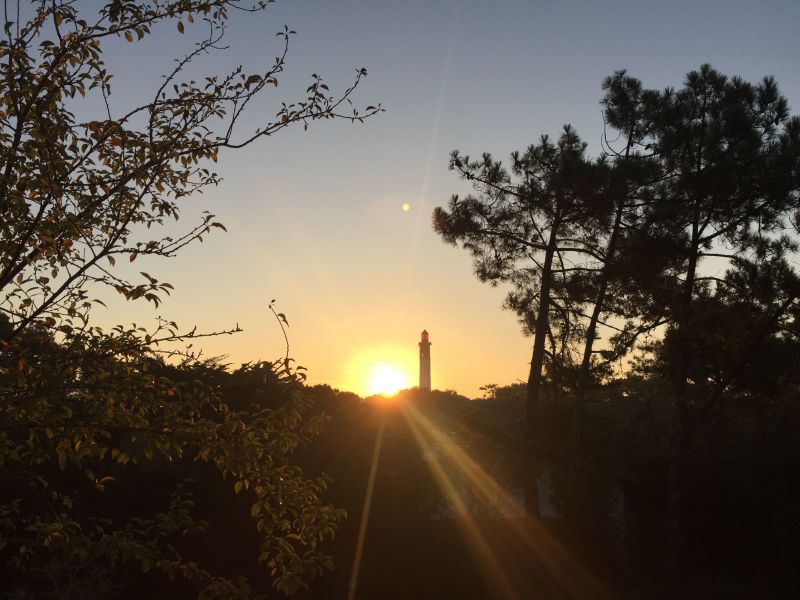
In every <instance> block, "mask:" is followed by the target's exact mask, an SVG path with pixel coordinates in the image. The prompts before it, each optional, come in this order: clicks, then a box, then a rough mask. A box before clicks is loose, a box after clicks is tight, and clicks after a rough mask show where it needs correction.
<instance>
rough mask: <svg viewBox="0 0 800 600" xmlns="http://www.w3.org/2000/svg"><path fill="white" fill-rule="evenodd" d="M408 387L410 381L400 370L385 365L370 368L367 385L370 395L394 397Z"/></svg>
mask: <svg viewBox="0 0 800 600" xmlns="http://www.w3.org/2000/svg"><path fill="white" fill-rule="evenodd" d="M407 387H408V381H407V379H406V377H405V375H403V374H402V373H401V372H400V371H399V370H398V369H396V368H394V367H392V366H390V365H387V364H384V363H375V364H373V365H372V367H371V368H370V373H369V383H368V385H367V388H368V390H369V393H370V394H372V395H374V394H381V395H382V396H393V395H394V394H396V393H397V392H399V391H400V390H402V389H405V388H407Z"/></svg>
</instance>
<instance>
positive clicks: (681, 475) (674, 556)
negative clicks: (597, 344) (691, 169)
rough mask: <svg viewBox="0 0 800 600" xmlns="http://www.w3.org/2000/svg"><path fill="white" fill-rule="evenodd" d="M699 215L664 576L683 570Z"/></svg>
mask: <svg viewBox="0 0 800 600" xmlns="http://www.w3.org/2000/svg"><path fill="white" fill-rule="evenodd" d="M699 237H700V233H699V217H698V215H697V213H695V217H694V222H693V223H692V239H691V245H690V254H689V264H688V266H687V269H686V280H685V281H684V285H683V290H682V298H681V304H680V306H679V309H678V314H677V315H676V316H677V319H676V350H677V352H676V355H677V365H676V368H675V375H674V377H675V379H674V381H673V389H674V393H675V408H676V411H677V422H676V424H677V432H676V441H675V445H674V447H673V451H672V456H671V458H670V465H669V492H668V496H667V516H666V531H665V537H666V544H665V557H664V558H665V561H664V566H665V572H666V575H667V576H668V577H671V578H676V577H680V576H681V574H682V573H683V571H684V567H685V562H684V555H685V546H686V495H687V492H688V484H689V469H690V465H689V454H690V450H691V445H692V437H693V433H694V431H693V428H692V418H691V415H690V413H689V399H688V388H687V380H688V378H689V368H690V365H691V360H692V357H691V347H690V344H689V336H690V335H691V333H690V332H691V323H690V321H691V311H692V299H693V296H694V284H695V277H696V272H697V259H698V254H699V242H698V240H699Z"/></svg>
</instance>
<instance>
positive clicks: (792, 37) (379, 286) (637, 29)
mask: <svg viewBox="0 0 800 600" xmlns="http://www.w3.org/2000/svg"><path fill="white" fill-rule="evenodd" d="M284 24H286V25H289V26H290V27H291V28H292V29H295V30H296V31H297V32H298V35H297V36H296V37H294V38H293V40H292V47H291V50H290V53H289V58H288V64H287V68H286V73H285V74H284V76H283V77H282V78H281V81H280V86H279V87H278V89H277V90H276V91H274V92H269V95H265V96H264V98H263V99H262V100H261V102H260V104H258V105H257V106H254V107H253V110H251V111H250V113H249V115H248V118H247V121H246V122H245V123H243V125H244V126H245V127H247V126H249V127H255V126H257V125H258V124H259V123H260V122H263V121H266V120H268V119H269V117H270V116H273V115H274V113H275V112H276V111H277V107H278V103H279V102H280V101H282V100H288V101H291V100H293V99H299V98H302V97H303V93H304V90H305V87H306V85H307V83H308V79H309V75H310V74H311V73H319V74H321V75H323V76H324V77H325V79H326V81H327V82H328V84H329V85H330V86H331V89H332V90H334V91H336V90H341V89H343V88H344V87H345V86H346V84H348V83H349V81H350V78H351V76H352V74H353V72H354V69H356V68H358V67H366V68H367V69H368V70H369V77H367V79H366V80H365V81H364V83H363V85H362V86H361V88H360V89H359V92H358V95H357V98H358V101H360V103H361V104H362V105H363V106H366V105H368V104H374V103H377V102H382V103H383V105H384V107H385V108H386V112H385V113H383V114H381V115H379V116H378V117H376V118H374V119H371V120H369V121H368V122H367V123H365V124H364V125H360V124H355V125H351V124H348V123H345V122H321V123H316V124H314V125H313V126H312V127H311V128H310V129H309V131H307V132H305V133H304V132H303V131H302V129H300V128H298V129H295V130H290V131H286V132H284V133H281V134H280V135H277V136H275V137H274V138H270V139H266V140H261V141H260V142H258V143H256V144H253V145H252V146H250V147H249V148H247V149H245V150H243V151H238V152H228V153H226V154H221V157H220V164H219V169H218V171H219V172H220V174H221V175H222V176H223V177H224V178H225V181H224V182H223V184H222V185H221V186H220V187H218V188H215V189H213V190H208V191H207V192H206V193H205V194H204V195H203V196H199V197H195V198H193V199H192V200H190V206H187V207H186V211H185V217H184V218H182V220H181V223H182V224H188V223H189V222H190V221H191V219H192V218H193V216H194V215H197V214H198V213H199V212H200V211H201V210H203V209H207V210H210V211H212V212H214V213H215V214H217V215H218V218H219V220H221V221H222V222H223V223H225V225H226V226H227V227H228V231H229V233H227V234H225V233H222V232H220V233H218V234H217V233H215V235H213V236H212V237H211V238H209V239H208V240H207V241H206V242H204V243H203V244H198V245H195V246H193V247H190V248H188V249H186V250H185V251H184V252H183V253H182V254H181V255H180V256H179V257H178V258H176V259H172V260H168V261H165V260H150V261H145V260H141V259H140V261H137V263H135V266H136V267H137V270H145V271H148V272H150V273H152V274H153V275H156V276H157V277H159V278H160V279H162V280H167V281H170V282H171V283H173V284H174V285H175V286H176V291H175V293H174V294H173V296H172V297H171V298H170V299H168V300H167V302H166V303H165V304H164V305H162V306H161V307H160V308H159V309H158V310H157V311H154V310H153V308H152V305H149V306H148V305H141V306H137V305H134V304H127V305H126V304H125V303H124V301H119V300H117V301H115V303H114V304H111V305H110V308H109V310H108V311H107V313H106V314H102V313H98V315H97V317H98V318H99V320H100V321H101V322H106V323H110V322H112V321H113V322H118V321H120V320H121V319H124V320H135V321H136V322H137V323H139V324H142V325H149V324H151V323H152V322H153V320H154V318H155V316H156V315H157V314H158V315H163V316H165V317H168V318H170V319H174V320H177V321H178V322H179V323H181V324H183V325H185V326H187V327H191V326H193V325H195V324H197V325H198V326H199V328H200V329H205V330H214V329H224V328H227V327H232V326H233V325H235V324H236V323H238V324H239V325H240V326H241V327H242V328H244V330H245V331H244V332H243V333H240V334H238V335H236V336H224V337H220V338H214V339H210V340H207V341H205V342H204V343H203V344H202V347H203V349H204V351H205V352H206V353H207V354H209V355H223V354H224V355H227V356H228V362H231V363H233V364H238V363H240V362H243V361H252V360H256V359H274V358H276V357H279V356H282V354H283V343H284V342H283V336H282V335H281V333H280V330H279V328H278V326H277V324H276V323H275V321H274V319H273V318H272V316H271V315H270V313H269V312H268V311H267V308H266V307H267V303H268V302H269V301H270V300H271V299H273V298H274V299H276V304H277V307H278V308H279V310H280V311H283V312H285V313H286V315H287V317H288V319H289V322H290V324H291V327H290V328H289V330H288V333H289V336H290V341H291V355H292V356H293V357H295V358H296V359H297V360H298V362H299V363H300V364H302V365H304V366H305V367H307V368H308V369H309V380H310V382H312V383H329V384H331V385H333V386H335V387H339V388H342V389H348V390H352V391H355V392H358V393H366V392H367V391H368V386H367V382H368V379H369V371H370V368H371V365H373V364H374V363H386V364H389V365H392V366H394V367H396V368H399V369H401V370H403V371H405V374H406V376H407V377H408V379H409V383H410V384H411V385H414V384H416V377H417V371H416V363H417V346H416V344H417V342H418V341H419V333H420V331H421V330H422V329H423V328H426V329H428V331H429V332H430V335H431V342H432V343H433V346H432V365H433V367H432V372H433V385H434V387H436V388H439V389H455V390H457V391H458V392H460V393H463V394H466V395H468V396H477V395H479V394H480V392H479V390H478V388H479V386H481V385H485V384H488V383H499V384H507V383H511V382H514V381H516V380H523V379H526V377H527V370H528V361H529V359H530V345H531V341H530V340H529V339H526V338H524V337H523V336H522V334H521V332H520V328H519V326H518V324H517V322H516V318H515V317H514V315H513V314H511V313H508V312H505V311H502V310H501V308H500V306H501V304H502V302H503V298H504V296H505V292H504V290H503V289H502V288H491V287H489V286H486V285H484V284H481V283H480V282H478V281H477V279H476V278H475V277H474V276H473V274H472V266H471V259H470V257H469V255H468V253H467V252H465V251H464V250H460V249H456V248H453V247H451V246H446V245H445V244H443V243H442V242H441V241H440V240H439V239H438V237H437V236H436V235H435V234H434V232H433V230H432V229H431V226H430V213H431V210H432V209H433V208H434V207H435V206H438V205H444V204H446V203H447V201H448V199H449V197H450V196H451V195H452V194H453V193H464V192H465V191H466V189H465V187H464V185H463V184H462V183H461V182H459V181H458V180H457V178H456V177H455V175H454V174H453V173H451V172H449V171H448V170H447V161H448V153H449V152H450V151H451V150H452V149H454V148H458V149H460V150H461V151H463V152H466V153H468V154H473V155H478V154H480V153H481V152H484V151H490V152H492V153H494V154H496V155H497V156H500V157H503V158H505V157H507V156H508V154H509V153H510V152H511V151H512V150H515V149H521V148H524V147H525V146H527V145H528V144H530V143H532V142H534V141H536V140H537V139H538V137H539V136H540V135H541V134H542V133H548V134H551V135H557V133H558V131H559V130H560V128H561V126H562V125H563V124H565V123H572V124H573V125H574V126H575V127H576V128H577V130H578V132H579V133H580V134H581V135H582V136H583V137H584V139H585V140H586V141H587V142H588V143H589V149H590V152H592V153H593V154H596V153H597V152H598V150H599V140H600V136H601V134H602V120H601V114H600V107H599V104H598V102H599V99H600V95H601V91H600V83H601V81H602V79H603V78H604V77H605V76H606V75H609V74H611V73H612V72H613V71H615V70H617V69H621V68H625V69H628V71H629V72H630V73H631V74H633V75H635V76H637V77H639V78H641V79H642V80H643V81H644V84H645V85H646V86H648V87H657V88H662V87H665V86H668V85H669V86H676V87H677V86H680V85H681V82H682V80H683V77H684V75H685V73H686V72H688V71H689V70H691V69H694V68H696V67H698V66H699V65H700V64H702V63H704V62H709V63H711V64H712V65H713V66H714V67H716V68H717V69H719V70H721V71H722V72H724V73H727V74H729V75H741V76H742V77H744V78H745V79H748V80H751V81H752V80H757V79H760V78H761V77H762V76H763V75H766V74H773V75H775V77H776V78H777V80H778V83H779V84H780V86H781V89H782V91H783V93H784V95H786V96H787V97H788V99H789V103H790V105H791V107H792V110H793V112H795V113H797V112H800V75H798V68H797V60H798V58H800V37H798V31H800V3H799V2H797V1H796V0H791V1H790V0H786V1H777V0H775V1H769V0H767V1H764V2H758V3H756V2H741V1H734V0H725V1H722V0H720V1H715V2H711V1H698V0H696V1H692V2H663V1H661V2H655V1H645V0H638V1H624V2H623V1H607V2H597V1H594V2H592V1H588V0H587V1H583V2H573V1H559V2H534V1H529V2H522V1H517V2H514V1H507V0H503V1H493V2H486V1H485V0H484V1H482V2H478V1H462V0H439V1H435V2H434V1H427V2H425V1H412V0H407V1H404V2H397V1H396V0H371V1H369V2H367V1H364V0H362V1H361V2H356V1H353V0H347V1H340V2H330V1H322V0H317V1H301V0H295V1H289V0H286V1H279V2H278V3H277V4H275V5H271V6H270V8H269V10H268V11H267V12H266V14H263V15H257V16H255V17H253V16H247V15H236V14H234V15H233V19H232V22H231V26H230V29H229V35H228V43H229V44H230V49H229V50H227V51H226V52H224V53H221V54H219V55H216V56H214V57H211V58H209V59H208V60H206V61H205V62H204V63H203V64H202V65H199V66H198V67H197V73H198V74H200V73H203V72H205V73H210V72H223V71H224V70H225V69H226V68H228V67H235V66H236V65H238V64H242V63H243V64H245V66H246V67H249V68H250V69H251V70H256V69H257V66H258V65H259V64H261V65H263V64H269V63H271V62H272V61H273V60H274V57H275V55H276V54H277V52H278V51H279V46H278V44H279V40H278V38H275V37H274V33H275V32H276V31H278V30H279V29H281V28H282V26H283V25H284ZM155 33H156V35H155V36H154V37H153V38H150V40H151V42H152V44H150V45H149V46H145V45H135V46H134V45H129V44H120V45H119V46H118V47H110V48H108V49H107V54H106V57H107V60H108V62H109V67H110V70H111V72H113V73H115V74H116V76H115V79H114V88H113V96H112V98H113V100H114V103H115V106H117V107H119V109H120V110H121V109H122V108H123V107H125V106H127V105H128V103H129V102H131V101H135V100H136V99H137V98H139V97H140V96H141V94H142V93H143V90H152V89H154V86H156V85H157V83H158V78H159V75H160V73H162V72H163V71H164V70H165V69H166V68H167V66H168V63H167V62H166V59H167V58H170V57H176V56H178V55H180V54H181V53H182V51H183V50H185V49H186V48H188V47H189V44H190V43H191V40H192V38H193V36H194V35H196V34H199V33H200V30H199V26H198V25H194V26H191V27H188V28H187V31H186V35H184V36H180V35H178V34H177V33H175V32H174V30H166V29H163V30H159V31H156V32H155ZM404 203H408V204H409V205H410V210H409V211H407V212H404V211H403V210H402V205H403V204H404ZM174 231H177V229H176V230H174ZM120 303H121V305H120Z"/></svg>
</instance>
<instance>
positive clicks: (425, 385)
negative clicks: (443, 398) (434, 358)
mask: <svg viewBox="0 0 800 600" xmlns="http://www.w3.org/2000/svg"><path fill="white" fill-rule="evenodd" d="M419 389H421V390H430V389H431V343H430V342H429V341H428V332H427V331H425V330H423V332H422V337H421V339H420V342H419Z"/></svg>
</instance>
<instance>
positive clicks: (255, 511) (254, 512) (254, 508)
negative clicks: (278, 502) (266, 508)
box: [250, 502, 261, 517]
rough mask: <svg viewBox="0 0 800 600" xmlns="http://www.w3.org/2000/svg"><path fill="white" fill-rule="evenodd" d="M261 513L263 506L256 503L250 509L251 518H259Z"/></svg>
mask: <svg viewBox="0 0 800 600" xmlns="http://www.w3.org/2000/svg"><path fill="white" fill-rule="evenodd" d="M260 512H261V504H260V503H259V502H256V503H255V504H253V506H251V507H250V516H251V517H257V516H258V514H259V513H260Z"/></svg>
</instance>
